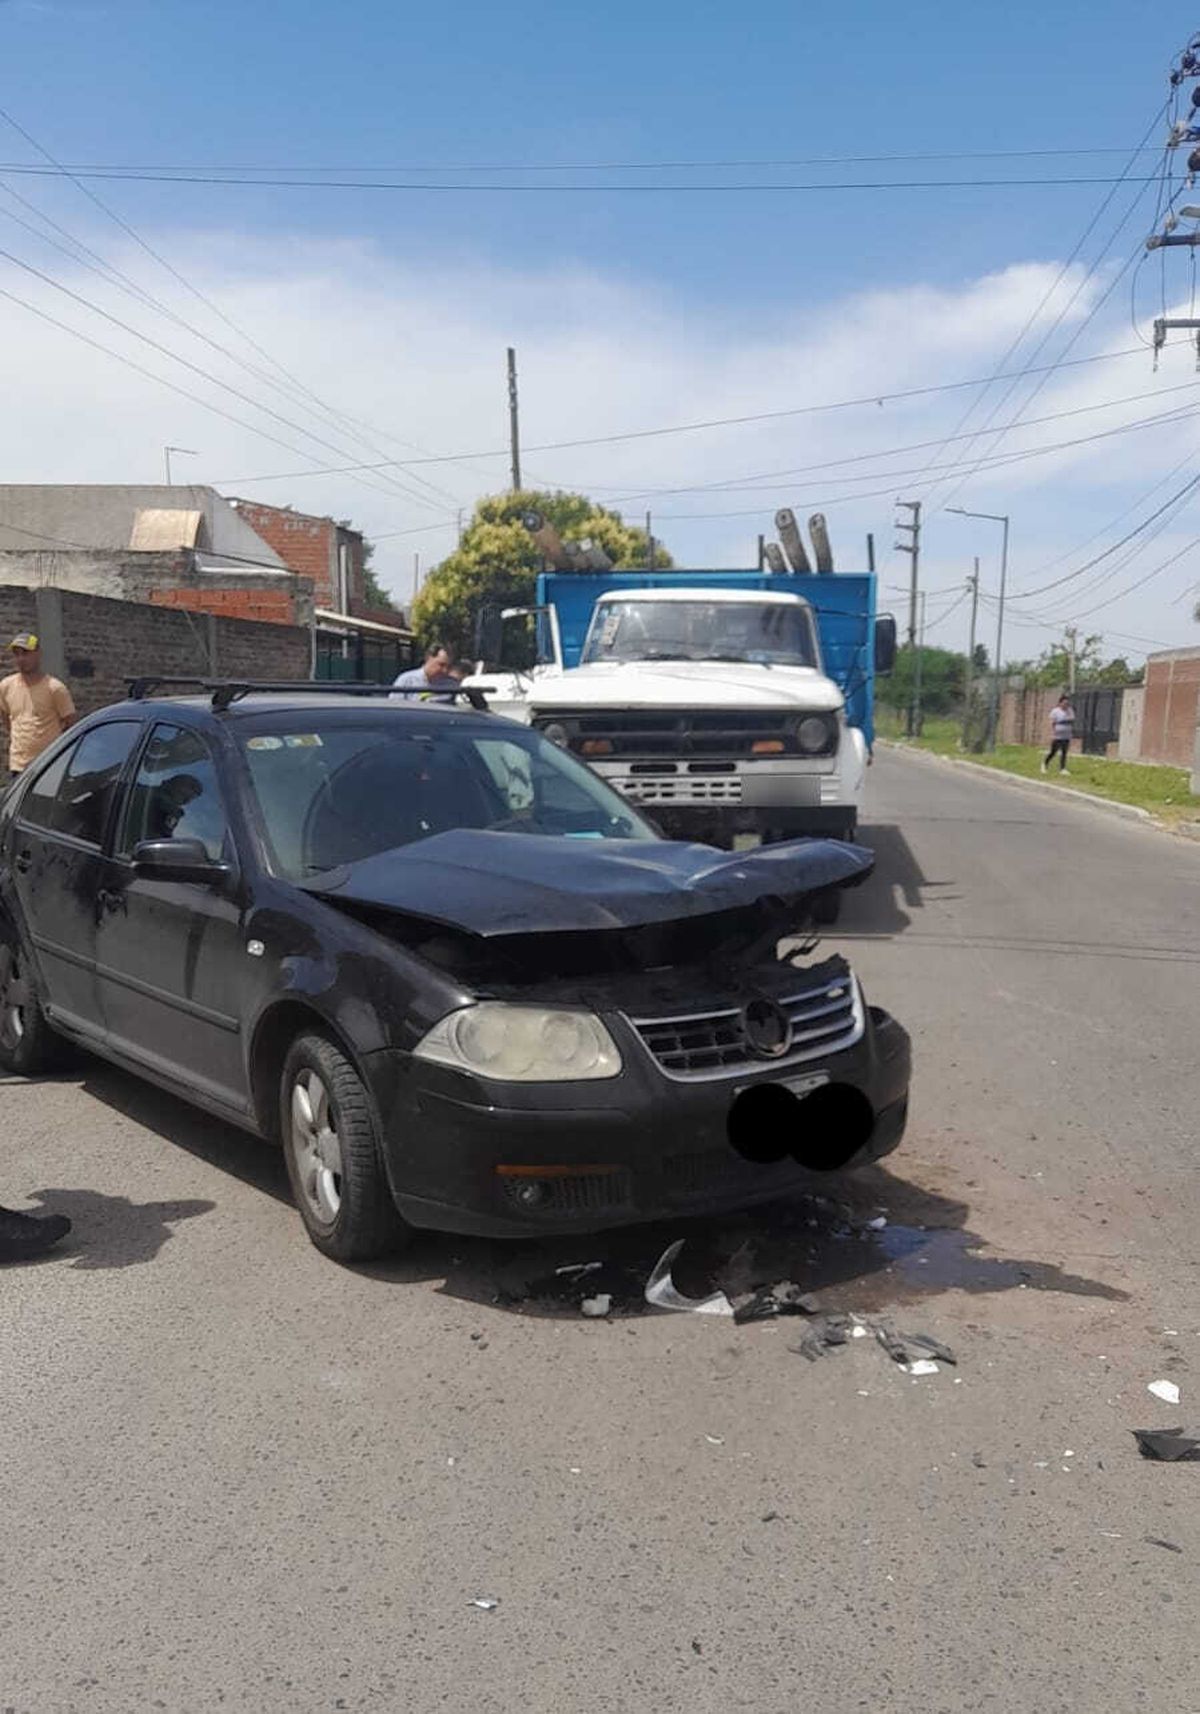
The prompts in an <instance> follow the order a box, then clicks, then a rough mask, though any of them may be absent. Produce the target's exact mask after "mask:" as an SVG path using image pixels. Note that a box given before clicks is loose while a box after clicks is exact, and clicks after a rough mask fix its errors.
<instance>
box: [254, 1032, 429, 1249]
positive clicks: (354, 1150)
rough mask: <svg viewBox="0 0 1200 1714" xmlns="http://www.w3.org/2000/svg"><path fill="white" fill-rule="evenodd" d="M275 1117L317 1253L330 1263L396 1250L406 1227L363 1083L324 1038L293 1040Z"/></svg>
mask: <svg viewBox="0 0 1200 1714" xmlns="http://www.w3.org/2000/svg"><path fill="white" fill-rule="evenodd" d="M280 1120H281V1129H282V1134H283V1153H284V1158H285V1160H286V1161H287V1170H288V1178H289V1179H290V1180H291V1184H292V1194H293V1195H294V1196H295V1198H296V1207H297V1208H298V1209H299V1211H300V1218H301V1219H302V1220H303V1222H304V1224H305V1226H306V1228H307V1229H308V1235H309V1237H310V1238H311V1239H312V1241H313V1243H314V1244H315V1245H316V1246H317V1249H318V1250H320V1251H322V1252H323V1253H324V1254H325V1255H326V1256H332V1257H333V1259H334V1260H335V1261H338V1262H365V1261H369V1260H370V1259H371V1258H372V1257H375V1256H383V1255H389V1254H392V1253H393V1252H395V1251H397V1250H400V1249H403V1248H404V1246H405V1244H406V1243H407V1241H408V1239H409V1237H410V1235H411V1228H410V1227H409V1226H408V1224H407V1223H406V1222H405V1221H404V1220H402V1219H401V1217H400V1215H399V1213H398V1212H397V1210H396V1205H395V1203H394V1202H393V1201H392V1192H391V1189H390V1187H389V1185H388V1181H387V1174H386V1173H385V1172H384V1169H383V1160H382V1158H381V1154H380V1146H379V1145H380V1139H379V1129H378V1124H377V1122H376V1119H375V1115H374V1111H373V1109H372V1106H371V1101H370V1098H369V1096H368V1094H367V1090H366V1086H365V1085H364V1083H363V1080H362V1078H361V1077H360V1076H359V1075H358V1072H357V1071H356V1070H355V1069H354V1067H353V1066H352V1065H351V1063H350V1061H349V1060H348V1059H347V1058H346V1056H345V1055H344V1054H343V1053H341V1052H340V1051H339V1049H338V1048H336V1047H335V1046H334V1044H333V1043H332V1042H331V1041H330V1040H328V1038H327V1037H325V1036H321V1035H304V1036H300V1037H299V1038H298V1039H297V1040H296V1041H295V1042H294V1043H293V1045H292V1050H291V1052H290V1053H289V1054H288V1056H287V1062H286V1064H285V1065H284V1068H283V1078H282V1080H281V1086H280Z"/></svg>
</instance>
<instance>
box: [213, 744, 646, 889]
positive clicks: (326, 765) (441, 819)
mask: <svg viewBox="0 0 1200 1714" xmlns="http://www.w3.org/2000/svg"><path fill="white" fill-rule="evenodd" d="M404 718H405V717H404V716H398V717H393V718H389V719H387V720H386V721H378V722H367V721H364V722H362V723H361V724H360V723H355V724H352V725H351V724H346V723H344V722H340V723H334V722H332V721H330V722H326V723H321V722H319V721H314V720H313V718H312V716H309V717H308V718H307V720H304V721H300V720H297V722H296V724H295V725H294V726H291V727H285V726H282V725H281V724H280V723H279V722H278V720H273V721H272V722H271V723H270V725H269V726H263V727H262V728H260V729H255V728H248V729H247V730H246V731H245V732H244V734H243V735H242V745H243V750H244V754H245V758H246V764H247V767H248V770H249V774H250V779H251V783H252V785H253V789H254V794H255V796H256V797H257V800H258V804H259V808H260V809H261V812H262V820H263V824H264V826H265V829H266V833H267V837H268V839H269V841H270V845H271V849H272V856H273V867H274V868H275V870H276V872H277V873H279V874H281V875H284V876H286V877H288V878H289V879H292V880H303V879H304V878H305V877H307V876H310V875H315V874H321V873H323V872H324V871H326V870H329V869H335V868H338V867H340V866H341V865H342V864H345V863H354V862H357V861H359V860H360V859H361V858H364V857H373V856H375V855H377V854H378V853H379V852H381V851H390V850H394V849H395V848H396V847H398V846H402V845H411V844H413V843H414V842H415V841H417V840H419V839H428V838H431V837H432V836H433V835H434V834H437V833H446V832H449V831H450V830H451V829H453V828H459V827H474V828H487V829H493V830H496V831H501V832H505V831H506V832H512V833H538V834H552V835H558V836H560V837H562V838H568V839H569V838H575V839H654V838H657V835H656V834H655V832H654V830H653V829H652V828H651V827H650V826H649V824H648V823H647V822H645V821H644V820H643V819H642V817H641V816H640V815H639V814H638V813H637V811H636V810H635V809H633V808H632V807H631V805H629V804H628V803H626V802H625V800H624V799H623V798H621V797H619V796H618V795H617V794H616V792H614V791H613V790H612V788H611V787H609V786H607V785H606V784H605V783H604V781H603V780H601V779H599V778H598V777H597V776H596V775H595V774H593V773H591V772H590V770H589V769H588V768H586V767H584V766H583V764H582V763H580V762H577V761H576V760H575V758H574V757H573V756H570V755H568V754H566V753H565V752H564V751H562V750H560V749H558V748H557V746H555V745H553V744H551V743H549V742H548V741H547V740H546V739H544V738H542V737H541V736H540V735H539V734H538V733H536V732H531V731H529V730H528V729H527V728H523V727H519V726H516V725H512V724H510V723H507V722H504V723H501V722H497V724H496V729H495V733H494V734H493V733H492V732H491V731H488V732H481V731H480V730H479V729H478V728H465V727H459V726H456V725H453V726H452V725H449V724H447V726H445V727H444V728H439V729H438V730H436V731H430V730H429V729H428V728H426V729H424V730H422V731H420V732H414V731H411V730H410V731H404V730H401V729H398V723H399V721H400V720H403V719H404Z"/></svg>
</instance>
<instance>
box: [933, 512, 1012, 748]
mask: <svg viewBox="0 0 1200 1714" xmlns="http://www.w3.org/2000/svg"><path fill="white" fill-rule="evenodd" d="M946 510H947V511H948V512H957V513H958V515H959V517H960V518H986V519H987V520H988V522H989V523H992V524H1003V525H1004V539H1003V542H1002V544H1001V548H1000V601H999V603H998V606H997V611H996V659H995V662H994V663H993V667H992V713H991V720H990V722H989V725H990V728H991V731H990V741H989V743H988V749H989V750H994V749H995V748H996V733H997V732H998V731H999V729H1000V658H1001V651H1002V649H1003V646H1004V590H1005V585H1006V584H1007V582H1008V514H1007V513H1006V512H968V511H967V509H966V507H965V506H947V507H946Z"/></svg>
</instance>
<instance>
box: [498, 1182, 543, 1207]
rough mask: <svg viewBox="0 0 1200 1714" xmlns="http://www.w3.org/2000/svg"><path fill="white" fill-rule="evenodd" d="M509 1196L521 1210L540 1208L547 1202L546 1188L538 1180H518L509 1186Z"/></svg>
mask: <svg viewBox="0 0 1200 1714" xmlns="http://www.w3.org/2000/svg"><path fill="white" fill-rule="evenodd" d="M507 1188H508V1194H509V1195H510V1196H511V1197H512V1199H513V1201H514V1202H515V1203H517V1205H518V1206H519V1207H521V1208H540V1207H541V1205H542V1203H543V1202H545V1200H546V1186H545V1185H544V1184H542V1183H541V1182H540V1180H538V1179H536V1178H523V1179H518V1180H516V1182H515V1183H514V1182H512V1181H510V1182H509V1184H508V1187H507Z"/></svg>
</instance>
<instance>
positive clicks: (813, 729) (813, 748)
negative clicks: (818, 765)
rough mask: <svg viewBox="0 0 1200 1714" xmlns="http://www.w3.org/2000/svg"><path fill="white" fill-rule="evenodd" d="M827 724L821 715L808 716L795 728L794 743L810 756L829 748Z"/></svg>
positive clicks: (829, 734)
mask: <svg viewBox="0 0 1200 1714" xmlns="http://www.w3.org/2000/svg"><path fill="white" fill-rule="evenodd" d="M830 736H831V733H830V730H829V722H828V720H826V719H825V718H824V717H823V716H822V715H819V714H810V715H808V716H807V717H806V718H805V719H803V720H802V721H801V722H800V724H799V726H798V727H797V728H796V742H797V743H798V744H799V746H800V748H801V749H802V750H804V751H807V753H808V754H809V755H810V756H815V755H816V753H817V752H818V751H819V750H826V749H828V748H829V740H830Z"/></svg>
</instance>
